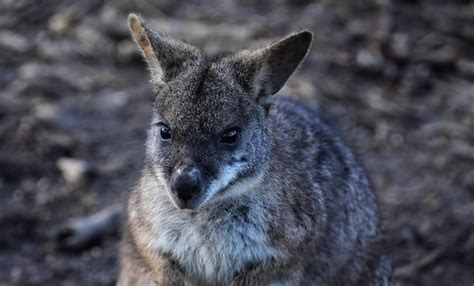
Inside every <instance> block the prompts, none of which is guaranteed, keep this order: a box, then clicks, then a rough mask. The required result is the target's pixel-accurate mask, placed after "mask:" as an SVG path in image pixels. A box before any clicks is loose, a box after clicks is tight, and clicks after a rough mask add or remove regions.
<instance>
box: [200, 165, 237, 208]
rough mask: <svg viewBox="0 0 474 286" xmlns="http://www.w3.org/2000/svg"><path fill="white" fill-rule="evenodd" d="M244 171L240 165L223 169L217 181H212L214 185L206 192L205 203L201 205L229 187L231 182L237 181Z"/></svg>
mask: <svg viewBox="0 0 474 286" xmlns="http://www.w3.org/2000/svg"><path fill="white" fill-rule="evenodd" d="M242 169H243V168H242V165H240V164H237V165H231V166H225V167H224V168H222V170H221V172H220V173H219V175H218V177H217V179H216V180H214V181H212V183H211V184H210V185H209V188H208V189H207V192H206V197H205V198H204V201H203V202H202V203H201V205H204V204H205V203H207V202H208V201H209V200H210V199H211V198H212V197H213V196H214V195H215V194H216V193H217V192H218V191H220V190H222V189H223V188H225V187H227V185H229V184H230V182H232V181H233V180H235V178H237V176H238V174H239V172H240V171H241V170H242Z"/></svg>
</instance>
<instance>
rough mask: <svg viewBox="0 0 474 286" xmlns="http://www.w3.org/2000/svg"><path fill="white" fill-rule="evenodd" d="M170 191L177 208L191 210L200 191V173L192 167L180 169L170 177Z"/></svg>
mask: <svg viewBox="0 0 474 286" xmlns="http://www.w3.org/2000/svg"><path fill="white" fill-rule="evenodd" d="M170 190H171V193H172V195H173V197H174V198H175V203H176V205H177V206H178V207H179V208H181V209H183V208H193V206H195V202H196V201H197V200H198V198H199V195H200V193H201V190H202V176H201V172H200V171H199V169H197V168H196V167H192V166H184V167H180V168H179V169H177V170H176V171H175V172H174V174H173V175H172V176H171V180H170Z"/></svg>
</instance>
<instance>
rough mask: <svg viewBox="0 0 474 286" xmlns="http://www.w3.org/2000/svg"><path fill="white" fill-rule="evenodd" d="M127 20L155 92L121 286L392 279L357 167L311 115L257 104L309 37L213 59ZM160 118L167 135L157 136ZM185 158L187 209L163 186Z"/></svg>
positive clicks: (294, 105)
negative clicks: (191, 172) (189, 171)
mask: <svg viewBox="0 0 474 286" xmlns="http://www.w3.org/2000/svg"><path fill="white" fill-rule="evenodd" d="M129 23H130V26H131V30H132V35H133V36H134V38H135V40H136V41H137V43H138V45H139V47H140V48H141V50H142V52H143V54H144V56H145V59H146V60H147V63H148V65H149V68H150V70H151V71H152V84H153V88H154V90H155V92H156V97H155V101H154V112H153V119H152V126H151V127H150V130H149V135H148V141H147V154H146V155H147V162H146V166H145V167H144V169H143V173H142V177H141V179H140V181H139V182H138V184H137V186H136V187H135V189H134V190H133V191H132V194H131V197H130V200H129V205H128V212H127V216H128V219H127V222H128V223H127V230H126V233H125V237H124V240H123V244H122V250H121V271H120V275H119V279H118V284H119V285H153V284H154V283H156V284H158V285H229V284H230V285H390V277H391V264H390V259H389V258H388V257H387V256H386V255H385V254H384V249H383V239H382V238H383V236H382V232H381V225H380V220H379V217H378V210H377V204H376V198H375V196H374V194H373V192H372V191H371V188H370V185H369V182H368V180H367V178H366V176H365V173H364V170H363V169H362V168H361V167H360V166H359V164H358V163H357V162H356V160H355V158H354V156H353V155H352V153H351V151H350V150H349V149H348V148H347V147H346V145H345V144H344V143H343V142H342V141H341V139H340V138H339V137H338V136H337V135H335V134H334V132H333V131H332V130H331V129H330V128H328V127H327V125H325V124H324V123H323V122H322V121H321V120H320V119H319V117H318V115H317V113H316V112H315V111H314V110H311V109H310V108H308V107H306V106H303V105H302V104H300V103H298V102H296V101H294V100H292V99H289V98H283V97H278V96H277V97H271V98H272V99H273V100H272V101H269V100H267V99H268V98H270V96H271V95H273V94H275V93H276V92H278V90H279V89H280V88H281V87H282V86H283V85H284V83H285V82H286V80H287V79H288V77H289V76H290V75H291V73H292V72H293V71H294V70H295V68H296V67H297V66H298V64H299V63H300V61H301V60H302V59H303V58H304V56H305V54H306V52H307V50H308V48H309V44H310V42H311V34H310V33H309V32H306V31H304V32H300V33H295V34H291V35H289V36H287V37H285V38H283V39H281V40H279V41H276V42H274V43H271V44H269V45H268V46H267V47H264V48H262V49H259V50H244V51H240V52H237V53H235V54H233V55H230V56H226V57H222V58H218V59H215V60H209V59H206V58H205V57H203V56H202V55H201V53H200V52H199V50H198V49H197V48H194V47H192V46H190V45H188V44H184V43H182V42H180V41H177V40H170V39H169V38H167V37H163V36H161V35H158V34H156V33H154V32H152V31H151V30H150V29H149V28H148V27H147V26H146V24H145V22H144V21H143V20H142V19H140V18H139V17H137V16H135V15H131V16H130V17H129ZM143 37H145V38H143ZM151 51H153V52H152V53H151ZM158 122H163V123H165V124H166V125H167V126H168V127H169V128H170V130H171V131H172V138H171V140H169V141H162V140H160V127H159V126H158V127H157V126H155V125H156V124H155V123H158ZM230 127H239V128H240V130H241V136H240V142H239V144H238V145H237V146H233V147H232V148H228V147H223V146H222V145H221V144H220V143H219V142H220V141H219V139H220V135H221V134H222V132H223V131H224V130H226V129H227V128H230ZM183 166H193V168H197V169H198V170H199V171H200V172H201V174H202V177H203V179H202V184H203V191H202V193H200V194H198V195H196V197H195V198H193V200H192V203H191V204H190V205H188V206H187V207H188V208H183V205H180V203H179V200H177V199H176V198H175V197H173V194H172V193H171V192H170V187H169V182H170V178H171V177H172V176H173V174H175V173H176V172H178V170H182V168H184V167H183Z"/></svg>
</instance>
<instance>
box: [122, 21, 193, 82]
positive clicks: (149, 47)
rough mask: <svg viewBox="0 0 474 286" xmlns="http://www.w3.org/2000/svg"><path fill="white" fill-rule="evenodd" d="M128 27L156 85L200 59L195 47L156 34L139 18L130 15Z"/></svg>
mask: <svg viewBox="0 0 474 286" xmlns="http://www.w3.org/2000/svg"><path fill="white" fill-rule="evenodd" d="M128 25H129V28H130V31H131V33H132V36H133V39H134V40H135V42H136V43H137V45H138V47H139V48H140V50H141V52H142V54H143V57H144V58H145V60H146V62H147V64H148V67H149V69H150V72H151V77H152V81H153V82H154V83H156V84H157V85H161V84H163V83H166V82H167V81H170V80H172V79H173V78H175V77H176V76H177V75H178V74H180V73H181V72H183V71H185V70H187V69H188V68H189V67H190V65H191V64H192V63H194V62H196V61H198V60H200V59H201V58H202V56H201V53H200V51H199V50H198V49H197V48H196V47H194V46H192V45H189V44H186V43H184V42H181V41H179V40H175V39H172V38H170V37H165V36H162V35H159V34H157V33H156V32H154V31H152V30H151V29H150V28H149V27H148V26H147V24H146V22H145V20H144V19H143V18H141V17H140V16H137V15H135V14H130V15H129V16H128Z"/></svg>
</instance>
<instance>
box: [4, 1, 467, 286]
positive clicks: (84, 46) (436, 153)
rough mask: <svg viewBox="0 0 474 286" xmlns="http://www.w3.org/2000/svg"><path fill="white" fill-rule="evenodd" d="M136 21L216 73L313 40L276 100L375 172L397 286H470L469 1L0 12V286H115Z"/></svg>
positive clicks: (14, 7) (140, 91)
mask: <svg viewBox="0 0 474 286" xmlns="http://www.w3.org/2000/svg"><path fill="white" fill-rule="evenodd" d="M130 12H138V13H141V14H142V15H143V16H144V17H145V18H147V19H148V21H149V23H150V24H151V26H152V27H154V28H155V30H157V31H160V32H166V33H169V34H172V35H174V36H175V37H177V38H181V39H184V40H187V41H190V42H193V43H196V44H198V45H199V46H201V47H202V48H203V50H204V52H205V53H206V54H207V55H210V56H212V55H216V54H217V53H218V52H222V51H223V52H229V51H234V50H236V49H238V48H241V47H245V46H249V45H259V44H260V43H263V42H265V41H269V40H272V39H274V37H277V36H282V35H285V34H286V33H289V32H291V31H297V30H300V29H303V28H306V29H309V30H311V31H312V32H313V33H314V36H315V40H314V43H313V45H312V48H311V52H310V53H309V55H308V57H307V59H306V61H305V62H304V63H303V65H302V66H301V68H300V69H299V70H298V71H297V73H296V74H295V75H294V76H293V77H292V78H291V79H290V81H289V82H288V84H287V86H286V88H285V89H284V90H283V91H282V92H281V94H290V95H291V96H296V97H299V98H301V99H302V100H305V101H306V102H308V104H311V105H314V106H318V107H320V108H321V109H322V110H324V111H325V112H326V113H327V114H329V117H330V118H332V119H333V120H334V121H335V122H337V125H338V126H339V128H340V129H341V130H342V131H343V133H344V134H345V135H346V139H347V141H348V143H349V145H350V146H352V147H353V148H354V149H355V151H356V153H357V154H358V157H359V158H360V160H361V161H362V162H363V164H364V165H365V166H366V168H367V170H368V172H369V174H370V178H371V180H372V182H373V185H374V187H375V189H376V191H377V193H378V198H379V201H380V208H381V212H382V215H383V218H384V220H385V226H386V232H387V240H388V244H389V251H390V253H391V255H392V257H393V259H394V263H395V267H396V268H395V277H396V283H395V285H468V286H472V285H473V283H474V4H473V1H468V0H450V1H448V0H445V1H442V0H403V1H402V0H400V1H390V0H354V1H344V0H332V1H331V0H326V1H307V0H294V1H291V0H276V1H270V0H263V1H256V0H225V1H217V0H204V1H197V0H193V1H177V0H160V1H152V0H127V1H125V0H117V1H104V0H81V1H73V0H62V1H59V0H58V1H51V0H49V1H35V0H1V1H0V233H1V235H0V285H113V284H114V283H115V277H116V273H117V262H116V258H117V247H118V241H119V234H118V231H117V228H118V221H119V215H120V209H121V206H122V204H123V202H124V201H125V200H126V195H127V193H128V191H129V188H130V187H131V186H132V185H133V183H134V181H135V179H136V178H137V176H138V175H139V172H140V168H141V165H142V160H143V155H144V154H143V153H144V152H143V151H144V150H143V149H144V138H145V129H146V127H147V126H148V120H149V118H150V105H151V98H152V95H151V91H150V86H149V84H148V73H147V71H146V69H145V65H144V62H143V61H142V59H141V58H140V55H139V54H138V50H137V48H136V47H135V44H134V43H133V42H132V41H131V39H130V36H129V32H128V28H127V26H126V17H127V15H128V13H130Z"/></svg>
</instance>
